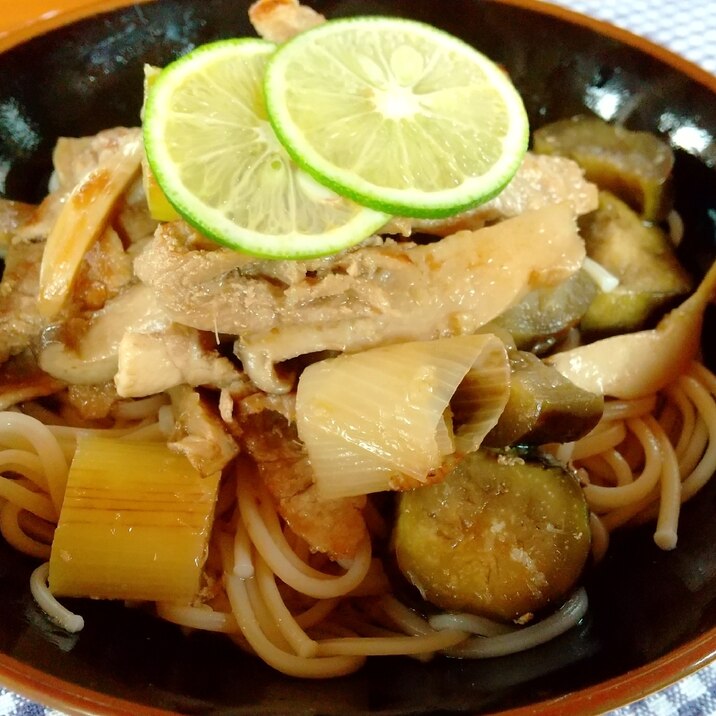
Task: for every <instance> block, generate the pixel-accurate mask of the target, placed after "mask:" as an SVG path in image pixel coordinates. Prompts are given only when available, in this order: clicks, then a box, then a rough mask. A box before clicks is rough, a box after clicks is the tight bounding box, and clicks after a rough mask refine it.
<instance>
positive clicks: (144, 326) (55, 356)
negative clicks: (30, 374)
mask: <svg viewBox="0 0 716 716" xmlns="http://www.w3.org/2000/svg"><path fill="white" fill-rule="evenodd" d="M169 323H170V321H169V319H168V318H167V316H166V314H165V312H164V310H163V309H162V308H161V306H159V305H158V304H157V302H156V300H155V298H154V295H153V294H152V292H151V291H150V290H149V289H148V288H147V287H146V286H144V285H142V284H139V283H136V284H133V285H130V286H128V287H127V288H125V289H124V290H123V291H122V292H121V293H120V294H119V295H117V296H115V297H114V298H112V299H111V300H109V301H107V303H106V304H105V306H104V307H103V308H102V309H101V310H99V311H95V312H92V313H86V314H84V315H83V316H78V317H74V318H71V319H69V320H67V321H65V322H64V323H59V324H56V325H53V326H52V327H51V328H48V330H47V331H45V333H44V334H43V341H42V350H41V353H40V357H39V361H40V366H41V367H42V368H43V370H45V371H46V372H47V373H49V374H50V375H52V376H54V377H55V378H58V379H59V380H64V381H66V382H68V383H74V384H78V385H99V384H102V383H108V382H111V381H112V380H113V379H114V376H115V374H116V372H117V360H118V352H119V344H120V341H121V340H122V337H123V336H124V334H125V333H126V332H128V331H134V332H152V331H159V330H162V329H163V328H164V327H165V326H167V325H169Z"/></svg>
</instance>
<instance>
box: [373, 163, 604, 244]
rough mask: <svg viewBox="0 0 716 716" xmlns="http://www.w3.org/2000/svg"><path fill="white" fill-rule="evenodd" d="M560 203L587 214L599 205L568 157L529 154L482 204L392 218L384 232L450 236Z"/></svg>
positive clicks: (593, 189) (594, 190)
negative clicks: (441, 214)
mask: <svg viewBox="0 0 716 716" xmlns="http://www.w3.org/2000/svg"><path fill="white" fill-rule="evenodd" d="M563 202H566V203H567V204H569V205H570V206H571V207H572V210H573V211H574V213H575V214H577V216H581V215H582V214H587V213H589V212H590V211H594V210H595V209H596V208H597V205H598V204H599V197H598V188H597V186H596V185H595V184H592V183H591V182H589V181H587V180H586V179H585V178H584V171H583V170H582V168H581V167H580V166H579V165H578V164H577V163H576V162H574V161H572V160H571V159H567V158H566V157H557V156H546V155H541V154H531V153H528V154H527V155H526V156H525V158H524V161H523V162H522V164H521V165H520V168H519V169H518V170H517V173H516V174H515V176H514V177H513V178H512V181H511V182H510V183H509V184H508V185H507V186H506V187H505V188H504V189H503V190H502V191H501V192H500V193H499V194H498V195H497V196H496V197H495V198H494V199H491V200H490V201H488V202H486V203H485V204H481V205H480V206H478V207H477V208H475V209H470V211H465V212H463V213H461V214H457V215H456V216H451V217H448V218H447V219H409V218H405V217H395V218H393V219H391V221H390V222H389V223H388V225H387V226H386V227H385V229H384V230H383V231H384V233H387V234H401V235H402V236H410V235H411V234H412V233H413V232H415V231H419V232H422V233H425V234H433V235H435V236H449V235H450V234H453V233H455V232H456V231H463V230H465V229H469V230H475V229H479V228H481V227H483V226H485V225H486V224H494V223H495V222H497V221H502V220H504V219H509V218H512V217H514V216H519V215H520V214H522V213H523V212H525V211H535V210H536V209H542V208H544V207H545V206H550V205H552V204H560V203H563Z"/></svg>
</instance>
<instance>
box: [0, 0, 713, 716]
mask: <svg viewBox="0 0 716 716" xmlns="http://www.w3.org/2000/svg"><path fill="white" fill-rule="evenodd" d="M1 1H2V13H1V14H0V49H2V47H3V46H4V45H6V44H7V42H8V38H9V37H10V36H12V37H18V36H24V35H28V34H29V33H31V32H32V24H33V23H34V22H36V21H37V20H38V18H40V21H41V22H42V23H43V24H44V25H45V26H52V25H54V24H58V22H59V20H60V17H63V16H66V15H67V14H68V13H69V15H73V14H76V15H79V14H81V13H82V12H83V8H87V7H88V6H96V5H98V4H101V5H102V7H104V8H107V9H108V8H111V7H112V6H116V5H119V4H122V2H123V0H22V2H16V1H15V0H1ZM552 3H553V4H555V5H562V6H564V7H567V8H570V9H572V10H576V11H577V12H581V13H583V14H585V15H590V16H592V17H596V18H599V19H601V20H605V21H607V22H610V23H612V24H614V25H617V26H619V27H622V28H624V29H627V30H630V31H631V32H633V33H635V34H637V35H641V36H643V37H646V38H648V39H650V40H652V41H653V42H656V43H657V44H660V45H663V46H664V47H667V48H668V49H670V50H671V51H673V52H675V53H677V54H679V55H681V56H682V57H685V58H686V59H687V60H690V61H691V62H693V63H694V64H697V65H699V66H701V67H702V68H703V69H705V70H706V71H708V72H710V73H712V74H714V75H716V0H683V2H680V3H678V22H676V21H675V19H674V12H675V9H676V7H677V5H675V3H674V2H673V0H552ZM673 714H679V716H708V715H710V714H716V662H715V663H714V664H712V665H711V666H707V667H705V668H703V669H701V670H700V671H698V672H696V673H695V674H693V675H691V676H689V677H687V678H685V679H683V680H682V681H680V682H678V683H677V684H674V685H673V686H671V687H669V688H667V689H665V690H663V691H660V692H658V693H656V694H652V695H651V696H648V697H647V698H645V699H642V700H641V701H637V702H635V703H633V704H630V705H629V706H625V707H623V708H620V709H617V710H616V711H613V712H612V713H611V715H610V716H672V715H673ZM0 716H61V715H60V714H59V712H57V711H52V710H51V709H47V708H44V707H43V706H41V705H39V704H34V703H32V702H30V701H28V700H27V699H24V698H23V697H21V696H18V695H17V694H13V693H11V692H9V691H7V690H5V689H2V688H0Z"/></svg>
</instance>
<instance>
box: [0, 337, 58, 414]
mask: <svg viewBox="0 0 716 716" xmlns="http://www.w3.org/2000/svg"><path fill="white" fill-rule="evenodd" d="M64 387H65V384H64V383H63V382H61V381H59V380H56V379H55V378H53V377H52V376H49V375H47V373H45V372H44V371H43V370H41V369H40V367H39V366H38V365H37V361H36V360H35V356H34V355H33V353H32V351H30V350H26V351H23V352H22V353H19V354H18V355H16V356H13V357H12V358H10V360H8V361H7V362H5V363H4V364H3V365H2V366H0V410H7V409H8V408H10V407H12V406H13V405H17V404H18V403H22V402H25V401H26V400H35V399H36V398H44V397H46V396H48V395H53V394H54V393H57V392H58V391H60V390H62V389H63V388H64Z"/></svg>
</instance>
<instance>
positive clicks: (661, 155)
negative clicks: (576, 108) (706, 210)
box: [533, 115, 674, 221]
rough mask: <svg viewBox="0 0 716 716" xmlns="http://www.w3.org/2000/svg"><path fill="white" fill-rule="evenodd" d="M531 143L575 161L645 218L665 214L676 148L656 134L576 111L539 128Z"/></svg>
mask: <svg viewBox="0 0 716 716" xmlns="http://www.w3.org/2000/svg"><path fill="white" fill-rule="evenodd" d="M533 142H534V151H535V152H537V153H538V154H557V155H560V156H564V157H569V158H570V159H573V160H574V161H576V162H577V164H579V165H580V166H581V167H582V169H584V173H585V176H586V178H587V179H589V180H590V181H592V182H594V183H595V184H597V185H598V186H599V187H601V188H602V189H608V190H610V191H612V192H614V194H616V195H617V196H619V197H620V198H621V199H623V200H624V201H625V202H627V204H629V205H630V206H631V207H632V208H633V209H634V210H635V211H637V212H639V213H640V214H641V217H642V218H643V219H644V220H646V221H659V220H661V219H665V218H666V216H667V215H668V213H669V211H670V210H671V204H672V191H671V170H672V168H673V166H674V153H673V152H672V150H671V147H670V146H669V145H668V144H666V142H663V141H662V140H661V139H659V138H658V137H657V136H656V135H654V134H651V133H649V132H633V131H630V130H628V129H625V128H624V127H619V126H616V125H613V124H608V123H607V122H605V121H604V120H602V119H599V118H598V117H587V116H581V115H580V116H577V117H572V118H571V119H565V120H561V121H559V122H554V123H552V124H548V125H546V126H544V127H541V128H540V129H538V130H537V131H536V132H535V133H534V137H533Z"/></svg>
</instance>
